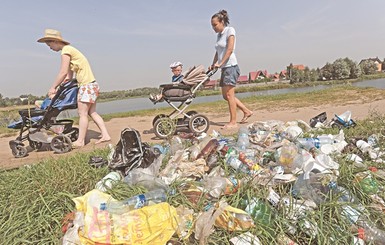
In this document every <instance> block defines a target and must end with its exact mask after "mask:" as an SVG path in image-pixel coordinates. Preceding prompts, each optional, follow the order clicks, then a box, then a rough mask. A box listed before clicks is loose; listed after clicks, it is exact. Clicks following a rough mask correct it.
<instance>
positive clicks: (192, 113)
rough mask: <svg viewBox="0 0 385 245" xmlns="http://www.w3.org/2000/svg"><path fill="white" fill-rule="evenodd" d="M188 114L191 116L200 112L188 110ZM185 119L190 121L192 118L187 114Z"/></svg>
mask: <svg viewBox="0 0 385 245" xmlns="http://www.w3.org/2000/svg"><path fill="white" fill-rule="evenodd" d="M186 114H187V115H189V116H190V117H191V116H194V115H196V114H198V112H196V111H188V112H186ZM183 120H184V121H189V120H190V118H188V117H186V116H185V117H183Z"/></svg>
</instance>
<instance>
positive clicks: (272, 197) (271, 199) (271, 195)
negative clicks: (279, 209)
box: [267, 188, 281, 207]
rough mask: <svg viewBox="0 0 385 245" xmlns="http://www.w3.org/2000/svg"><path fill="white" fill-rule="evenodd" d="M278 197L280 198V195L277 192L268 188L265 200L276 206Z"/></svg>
mask: <svg viewBox="0 0 385 245" xmlns="http://www.w3.org/2000/svg"><path fill="white" fill-rule="evenodd" d="M280 199H281V197H280V196H279V195H278V193H277V192H275V191H274V190H273V189H271V188H270V190H269V195H268V196H267V200H268V201H269V202H270V203H271V205H273V206H274V207H276V206H277V205H278V203H279V200H280Z"/></svg>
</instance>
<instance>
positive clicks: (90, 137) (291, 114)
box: [0, 99, 385, 169]
mask: <svg viewBox="0 0 385 245" xmlns="http://www.w3.org/2000/svg"><path fill="white" fill-rule="evenodd" d="M348 110H349V111H351V112H352V119H354V120H359V119H363V118H365V117H367V116H368V115H369V114H370V113H371V112H373V111H376V112H378V113H381V114H385V100H384V99H382V100H377V101H372V102H365V103H363V102H362V101H356V102H348V103H346V105H343V106H333V105H330V104H324V105H318V106H311V107H304V108H297V109H293V110H292V109H290V110H281V109H279V110H278V109H274V108H272V109H266V110H259V111H254V115H253V116H252V117H251V118H250V119H249V123H252V122H254V121H267V120H281V121H284V122H286V121H292V120H298V119H300V120H303V121H305V122H309V120H310V118H312V117H314V116H316V115H318V114H319V113H321V112H323V111H325V112H326V113H327V116H328V119H332V118H333V117H334V114H338V115H339V114H342V113H343V112H345V111H348ZM205 115H206V116H207V117H208V118H209V120H210V129H209V131H208V132H209V133H210V132H212V130H216V131H219V132H221V133H223V134H230V133H233V132H236V130H234V131H233V132H232V131H224V130H222V129H221V126H222V125H223V124H224V123H225V122H226V121H227V120H228V112H227V111H224V112H223V113H212V114H205ZM154 116H155V115H154ZM241 118H242V115H241V113H240V112H239V113H238V120H240V119H241ZM152 120H153V117H149V116H147V117H127V118H115V119H112V120H111V121H109V122H107V123H106V124H107V128H108V130H109V132H110V134H111V137H112V141H111V142H110V143H112V144H116V143H117V142H118V140H119V138H120V132H121V131H122V130H123V129H124V128H126V127H131V128H135V129H137V130H138V131H139V132H140V133H141V137H142V141H144V142H150V143H153V142H161V140H159V139H156V137H155V135H154V134H153V133H147V132H146V131H149V130H151V128H152ZM98 132H99V131H98V129H97V127H96V125H95V124H94V123H93V122H91V123H90V127H89V131H88V134H87V142H88V143H87V145H86V146H85V147H84V148H82V149H77V150H73V151H71V152H69V153H66V154H61V155H60V154H55V153H54V152H52V151H47V150H40V151H30V152H29V155H28V156H27V157H25V158H14V157H13V156H12V153H11V150H10V148H9V145H8V142H9V141H10V140H13V139H15V137H6V138H0V168H7V169H8V168H15V167H18V166H22V165H26V164H32V163H36V162H39V161H41V160H44V159H47V158H56V157H60V156H66V155H69V154H73V153H74V152H80V151H81V152H84V151H92V150H94V149H96V148H103V147H106V146H107V144H108V143H103V144H100V145H95V143H94V142H96V140H97V137H98V136H99V133H98ZM27 144H28V143H27ZM28 149H29V147H28Z"/></svg>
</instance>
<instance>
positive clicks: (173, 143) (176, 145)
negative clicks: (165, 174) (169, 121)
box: [170, 135, 183, 155]
mask: <svg viewBox="0 0 385 245" xmlns="http://www.w3.org/2000/svg"><path fill="white" fill-rule="evenodd" d="M182 149H183V142H182V139H181V138H180V137H179V136H177V135H174V136H173V137H172V138H171V140H170V154H171V155H174V154H175V153H176V152H177V151H179V150H182Z"/></svg>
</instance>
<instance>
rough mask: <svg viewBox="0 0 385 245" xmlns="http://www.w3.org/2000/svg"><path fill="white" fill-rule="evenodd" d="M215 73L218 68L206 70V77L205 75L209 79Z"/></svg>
mask: <svg viewBox="0 0 385 245" xmlns="http://www.w3.org/2000/svg"><path fill="white" fill-rule="evenodd" d="M217 71H218V68H217V67H215V68H214V69H212V70H208V71H207V72H206V75H207V76H208V77H211V76H212V75H214V74H215V73H216V72H217Z"/></svg>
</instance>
